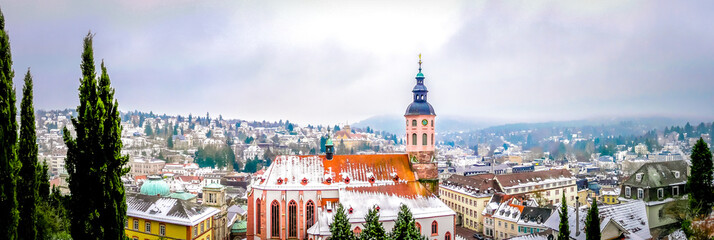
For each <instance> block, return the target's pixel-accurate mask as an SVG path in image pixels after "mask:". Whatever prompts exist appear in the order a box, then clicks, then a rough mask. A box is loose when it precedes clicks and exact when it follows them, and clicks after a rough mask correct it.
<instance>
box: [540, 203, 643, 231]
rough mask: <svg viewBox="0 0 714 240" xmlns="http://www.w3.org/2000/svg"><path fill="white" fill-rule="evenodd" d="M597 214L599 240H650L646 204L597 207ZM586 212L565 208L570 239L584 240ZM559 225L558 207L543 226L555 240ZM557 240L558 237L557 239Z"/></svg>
mask: <svg viewBox="0 0 714 240" xmlns="http://www.w3.org/2000/svg"><path fill="white" fill-rule="evenodd" d="M598 211H599V213H600V234H601V238H600V239H642V240H646V239H652V235H651V233H650V228H649V223H648V221H647V213H646V210H645V203H644V202H642V201H632V202H629V203H623V204H618V205H603V206H598ZM587 214H588V208H586V207H581V208H579V209H578V211H577V213H576V208H574V207H568V227H569V228H570V239H574V240H585V238H586V234H585V220H586V218H587ZM559 225H560V207H558V208H557V210H555V211H553V214H551V216H550V218H548V220H546V222H545V226H547V227H548V228H549V229H550V230H552V231H553V236H558V229H559ZM556 238H557V237H556Z"/></svg>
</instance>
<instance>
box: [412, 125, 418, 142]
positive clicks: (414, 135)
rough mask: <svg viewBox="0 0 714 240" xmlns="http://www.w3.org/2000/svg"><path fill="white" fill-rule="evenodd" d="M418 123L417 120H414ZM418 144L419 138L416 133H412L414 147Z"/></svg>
mask: <svg viewBox="0 0 714 240" xmlns="http://www.w3.org/2000/svg"><path fill="white" fill-rule="evenodd" d="M414 122H416V120H414ZM416 142H417V136H416V133H412V145H416Z"/></svg>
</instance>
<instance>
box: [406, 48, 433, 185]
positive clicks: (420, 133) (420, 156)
mask: <svg viewBox="0 0 714 240" xmlns="http://www.w3.org/2000/svg"><path fill="white" fill-rule="evenodd" d="M421 63H422V62H421V54H419V73H417V75H416V85H415V86H414V89H413V90H412V93H414V99H413V101H412V103H411V104H409V106H408V107H407V111H406V113H404V118H406V130H407V131H406V132H407V142H406V146H407V154H408V155H409V160H410V161H411V164H412V168H413V169H414V172H416V173H417V178H419V179H420V180H438V177H439V173H438V170H437V168H436V161H435V159H434V157H435V156H434V143H435V142H434V141H435V140H434V137H435V136H434V118H435V117H436V113H434V108H433V107H432V106H431V104H429V102H427V98H426V95H427V92H429V91H428V90H427V89H426V86H424V74H423V73H421ZM436 184H437V185H438V182H436Z"/></svg>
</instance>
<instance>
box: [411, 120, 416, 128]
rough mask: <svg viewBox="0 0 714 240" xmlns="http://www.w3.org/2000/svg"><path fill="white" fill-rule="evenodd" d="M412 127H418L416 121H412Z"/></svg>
mask: <svg viewBox="0 0 714 240" xmlns="http://www.w3.org/2000/svg"><path fill="white" fill-rule="evenodd" d="M412 127H416V119H414V120H412Z"/></svg>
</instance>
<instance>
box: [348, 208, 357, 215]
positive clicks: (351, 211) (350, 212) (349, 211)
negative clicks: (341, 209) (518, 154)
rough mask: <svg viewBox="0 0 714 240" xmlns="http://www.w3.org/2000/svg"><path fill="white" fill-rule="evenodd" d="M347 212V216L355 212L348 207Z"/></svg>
mask: <svg viewBox="0 0 714 240" xmlns="http://www.w3.org/2000/svg"><path fill="white" fill-rule="evenodd" d="M347 212H348V213H349V214H352V213H354V212H355V210H354V209H353V208H352V207H350V209H348V210H347Z"/></svg>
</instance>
